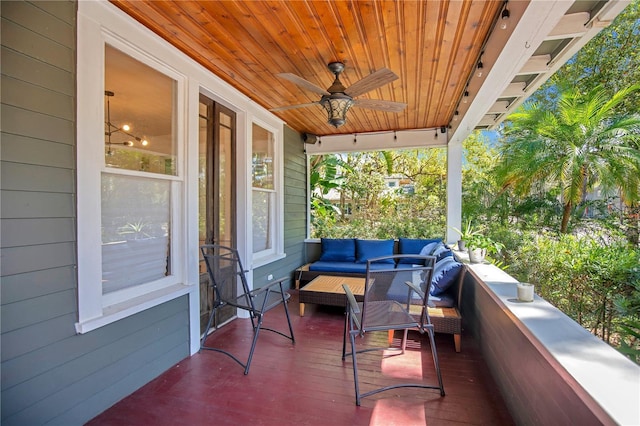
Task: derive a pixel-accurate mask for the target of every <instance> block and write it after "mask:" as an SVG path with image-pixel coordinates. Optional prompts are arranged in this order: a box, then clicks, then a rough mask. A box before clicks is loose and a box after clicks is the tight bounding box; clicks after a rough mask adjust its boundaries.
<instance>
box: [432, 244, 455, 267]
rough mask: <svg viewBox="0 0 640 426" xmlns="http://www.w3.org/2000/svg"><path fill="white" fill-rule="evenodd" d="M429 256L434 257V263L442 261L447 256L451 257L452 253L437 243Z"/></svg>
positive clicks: (443, 245) (445, 246)
mask: <svg viewBox="0 0 640 426" xmlns="http://www.w3.org/2000/svg"><path fill="white" fill-rule="evenodd" d="M431 256H435V257H436V262H438V261H440V260H442V259H444V258H445V257H447V256H450V257H453V251H451V249H450V248H449V247H447V245H446V244H444V243H442V242H441V243H438V245H437V246H436V247H435V248H434V249H433V251H432V252H431Z"/></svg>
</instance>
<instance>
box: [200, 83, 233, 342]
mask: <svg viewBox="0 0 640 426" xmlns="http://www.w3.org/2000/svg"><path fill="white" fill-rule="evenodd" d="M199 127H200V134H199V154H198V155H199V161H198V163H199V165H198V168H199V170H198V176H199V179H198V180H199V182H198V183H199V213H198V219H199V224H198V229H199V240H200V244H222V245H225V246H229V247H233V248H236V228H235V217H236V215H235V206H236V199H235V191H234V190H233V188H234V187H235V158H236V157H235V155H236V154H235V146H236V115H235V113H234V112H233V111H231V110H230V109H228V108H226V107H224V106H222V105H220V104H218V103H216V102H214V101H213V100H211V99H209V98H208V97H206V96H204V95H202V94H201V95H200V107H199ZM213 297H214V295H213V291H212V290H211V288H210V286H209V277H208V276H207V271H206V267H205V265H204V261H201V262H200V330H201V331H200V332H201V333H202V332H203V331H204V328H205V327H206V324H207V321H208V319H209V315H210V313H211V307H212V305H213ZM233 316H235V309H233V308H230V307H225V309H222V310H220V311H218V313H217V314H216V318H215V319H214V324H213V325H214V326H217V325H219V324H221V323H224V322H225V321H227V320H229V319H230V318H232V317H233Z"/></svg>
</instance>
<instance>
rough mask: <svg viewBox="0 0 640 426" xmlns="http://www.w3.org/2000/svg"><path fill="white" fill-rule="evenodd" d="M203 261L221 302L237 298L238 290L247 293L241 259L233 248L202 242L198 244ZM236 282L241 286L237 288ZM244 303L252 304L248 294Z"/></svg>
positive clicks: (247, 286) (247, 287) (216, 295)
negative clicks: (200, 244) (202, 243)
mask: <svg viewBox="0 0 640 426" xmlns="http://www.w3.org/2000/svg"><path fill="white" fill-rule="evenodd" d="M200 251H201V252H202V256H203V257H204V262H205V265H206V267H207V272H208V273H209V279H210V280H211V286H212V287H213V290H214V293H215V297H216V298H217V300H219V301H221V302H231V301H233V302H234V303H235V301H236V300H237V297H238V296H237V294H238V290H240V291H241V293H242V294H243V295H247V294H248V293H249V285H248V283H247V279H246V277H245V275H244V269H243V267H242V261H241V260H240V255H239V254H238V251H237V250H236V249H234V248H231V247H227V246H222V245H219V244H204V245H202V246H200ZM238 284H240V285H241V286H242V288H241V289H239V288H238ZM245 298H246V303H247V304H248V305H252V300H250V298H249V296H245Z"/></svg>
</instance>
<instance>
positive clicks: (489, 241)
mask: <svg viewBox="0 0 640 426" xmlns="http://www.w3.org/2000/svg"><path fill="white" fill-rule="evenodd" d="M465 243H466V244H467V247H469V250H472V249H484V250H486V251H487V253H490V254H497V253H500V251H501V250H502V249H503V248H504V244H502V243H501V242H498V241H495V240H493V238H491V237H489V236H487V235H484V234H482V233H480V232H478V233H475V234H473V235H471V236H469V237H468V238H466V239H465Z"/></svg>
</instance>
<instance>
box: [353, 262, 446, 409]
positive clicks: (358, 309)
mask: <svg viewBox="0 0 640 426" xmlns="http://www.w3.org/2000/svg"><path fill="white" fill-rule="evenodd" d="M400 259H403V261H402V262H399V260H400ZM434 264H435V257H433V256H418V255H415V256H414V255H411V256H409V255H393V256H386V257H379V258H375V259H370V260H369V261H368V262H367V275H366V281H365V290H364V298H363V301H362V302H357V301H356V298H355V296H354V294H353V292H352V291H351V290H350V289H349V286H348V285H346V284H345V285H343V288H344V291H345V293H346V295H347V315H346V318H345V328H344V338H343V344H342V359H343V360H344V359H345V358H346V357H347V356H351V358H352V360H353V379H354V384H355V391H356V405H360V401H361V399H362V398H364V397H367V396H370V395H374V394H376V393H379V392H384V391H387V390H391V389H396V388H402V387H417V388H428V389H438V390H440V396H444V395H445V393H444V386H443V384H442V376H441V374H440V365H439V363H438V354H437V351H436V344H435V340H434V337H433V334H434V331H433V325H432V324H431V321H430V319H429V313H428V311H427V306H428V305H427V303H428V301H429V290H430V286H431V278H432V276H433V268H434ZM399 288H401V289H403V290H402V291H400V292H399V291H398V290H399ZM404 289H406V291H404ZM398 294H400V295H401V296H398ZM412 305H414V306H415V305H421V306H422V314H421V316H420V318H415V317H414V316H412V315H411V314H410V309H411V306H412ZM409 329H416V330H418V331H419V332H420V333H425V332H427V334H428V335H429V342H430V345H431V347H430V349H431V354H432V356H433V364H434V367H435V371H436V374H437V377H438V385H437V386H436V385H432V384H424V383H400V384H394V385H390V386H384V387H380V388H377V389H374V390H371V391H368V392H365V393H360V386H359V382H358V362H357V355H358V354H361V353H363V352H370V351H375V350H387V349H389V348H388V347H382V348H379V347H376V348H365V349H360V350H357V348H356V340H355V339H356V337H357V336H360V337H364V335H365V334H366V333H369V332H373V331H386V332H388V333H389V332H392V331H394V330H403V331H404V335H403V338H402V344H401V348H400V349H397V350H400V351H402V353H404V351H405V348H406V343H407V334H408V331H409ZM347 334H348V335H349V340H350V341H351V352H350V353H347V352H346V336H347Z"/></svg>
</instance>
